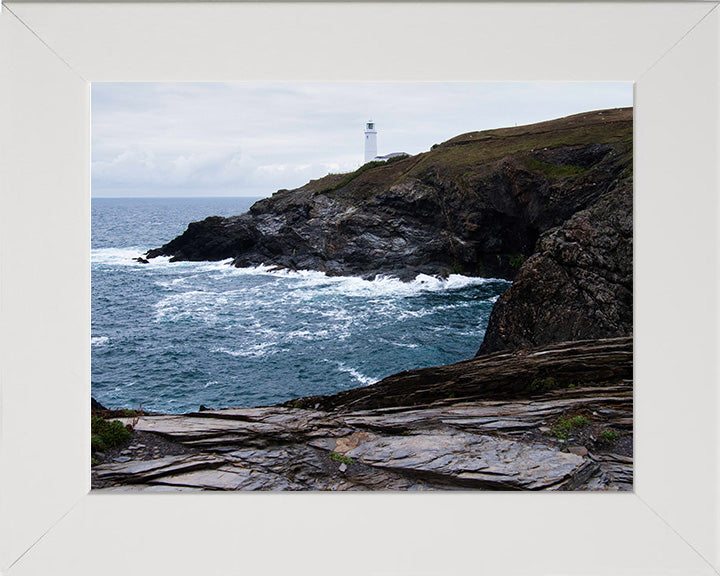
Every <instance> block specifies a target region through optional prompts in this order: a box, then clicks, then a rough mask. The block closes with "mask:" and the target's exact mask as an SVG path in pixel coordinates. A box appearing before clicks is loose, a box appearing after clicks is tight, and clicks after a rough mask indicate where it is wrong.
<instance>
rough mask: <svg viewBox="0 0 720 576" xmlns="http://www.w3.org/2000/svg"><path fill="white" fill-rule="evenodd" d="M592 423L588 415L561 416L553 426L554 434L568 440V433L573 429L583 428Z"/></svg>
mask: <svg viewBox="0 0 720 576" xmlns="http://www.w3.org/2000/svg"><path fill="white" fill-rule="evenodd" d="M588 424H590V419H589V418H587V417H586V416H581V415H578V416H569V417H567V418H561V419H560V420H558V421H557V422H556V423H555V426H553V427H552V435H553V436H555V437H556V438H560V439H561V440H567V437H568V434H569V433H570V432H572V431H573V430H576V429H578V428H582V427H583V426H587V425H588Z"/></svg>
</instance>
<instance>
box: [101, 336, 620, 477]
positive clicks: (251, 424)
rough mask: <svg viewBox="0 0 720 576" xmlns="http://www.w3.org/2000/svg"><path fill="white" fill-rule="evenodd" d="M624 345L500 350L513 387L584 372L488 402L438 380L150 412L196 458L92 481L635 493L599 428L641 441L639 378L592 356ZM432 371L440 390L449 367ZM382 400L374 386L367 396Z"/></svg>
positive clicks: (117, 468)
mask: <svg viewBox="0 0 720 576" xmlns="http://www.w3.org/2000/svg"><path fill="white" fill-rule="evenodd" d="M573 346H574V348H573ZM623 346H625V348H627V346H629V347H630V348H631V347H632V342H631V341H630V342H625V343H624V344H623V343H622V342H617V341H616V342H614V343H608V342H605V343H604V344H602V345H598V346H597V347H596V348H593V347H592V346H591V345H590V344H588V343H584V344H579V345H575V344H573V343H567V344H566V345H564V346H548V347H544V348H540V349H533V350H528V351H525V353H524V354H518V353H516V354H506V355H505V358H504V360H501V359H500V358H496V359H495V362H496V363H495V365H494V366H491V367H490V370H491V371H493V372H494V373H496V374H499V373H504V374H506V378H507V380H506V381H507V382H512V380H513V374H515V376H514V377H515V378H519V379H521V380H522V378H523V374H526V373H527V371H528V370H530V371H537V370H538V369H540V368H542V367H544V368H546V369H550V367H552V369H553V370H557V374H558V375H560V374H561V373H563V372H562V370H561V369H562V367H563V366H564V370H565V372H564V373H565V374H567V375H569V374H572V375H573V378H572V379H571V381H570V380H562V379H557V380H556V379H554V378H553V379H552V380H550V379H549V377H544V378H543V379H542V380H541V382H542V386H541V388H538V389H536V390H534V391H532V390H527V389H526V388H523V389H522V390H524V391H516V392H514V393H513V394H511V395H509V397H506V398H505V399H500V398H499V397H498V399H487V398H482V397H480V396H478V395H477V390H481V389H482V386H481V387H480V388H477V389H476V391H475V392H472V393H470V394H468V395H467V396H466V397H454V395H453V394H445V395H441V394H440V391H441V389H442V388H441V387H438V388H432V379H421V380H412V379H409V380H406V381H405V385H406V386H407V387H408V388H412V387H413V386H415V387H416V388H417V389H416V390H415V393H414V394H413V393H412V392H411V391H410V390H406V394H405V396H404V397H403V396H399V395H397V394H389V395H388V397H389V398H390V399H392V402H386V403H385V404H386V405H385V406H384V407H372V406H369V404H370V405H374V404H376V402H375V400H373V401H372V402H369V403H363V402H360V401H358V400H359V399H360V397H354V398H353V399H352V401H349V402H348V403H347V404H339V405H338V406H335V407H334V408H331V409H323V406H321V404H322V399H321V398H306V399H303V400H302V401H301V402H300V403H299V404H300V405H304V406H307V407H306V408H297V407H294V405H293V406H270V407H260V408H233V409H226V410H215V411H202V412H196V413H191V414H185V415H151V416H144V417H141V418H140V420H139V421H138V422H137V424H136V430H138V431H141V432H143V433H145V434H156V435H160V436H162V437H163V438H164V439H165V440H166V441H168V442H176V443H180V444H182V445H183V446H185V447H186V448H187V449H189V450H192V452H191V453H187V454H176V455H173V456H169V457H163V458H150V459H147V460H136V459H135V460H131V461H129V462H123V463H113V464H103V465H100V466H95V467H94V468H93V485H94V486H95V487H103V488H106V489H112V490H125V489H126V490H129V491H144V490H151V489H157V490H168V489H177V490H188V489H203V490H435V489H481V490H574V489H580V490H629V489H631V488H632V458H631V457H630V456H628V455H627V454H625V455H621V454H615V453H614V452H613V450H612V446H610V447H608V446H604V445H603V443H602V441H601V440H600V439H599V435H598V432H599V431H600V430H601V429H607V428H610V429H612V430H615V431H617V432H618V433H619V434H620V435H621V437H623V438H624V440H625V441H626V442H629V443H630V446H631V443H632V382H631V381H630V380H629V379H626V378H623V377H622V376H623V375H624V371H623V370H620V371H619V372H614V371H612V370H610V371H608V370H606V369H605V368H603V367H602V366H600V365H599V364H593V352H592V350H593V349H595V352H594V354H595V355H597V356H598V357H603V358H605V359H606V360H607V358H609V357H610V356H608V354H610V350H612V349H614V350H615V351H614V352H612V353H613V354H619V355H621V353H622V350H623ZM558 349H563V351H562V352H560V353H559V352H558ZM558 353H559V354H560V356H561V357H562V358H563V359H564V360H563V362H559V361H558V356H557V355H558ZM573 357H574V358H575V360H574V361H573V360H572V358H573ZM618 359H620V360H618ZM478 360H480V359H478ZM616 360H617V361H621V356H617V357H616ZM502 364H504V365H505V368H502ZM573 365H575V367H574V368H573ZM594 365H595V366H596V368H595V369H594V370H593V369H592V368H591V367H592V366H594ZM513 366H515V368H514V369H513ZM529 367H530V368H529ZM428 370H431V374H434V378H437V379H438V380H436V382H435V384H437V385H438V386H440V384H441V381H442V374H438V373H433V372H432V370H433V369H428ZM480 373H481V370H478V372H477V374H480ZM538 382H540V381H538ZM538 382H536V385H537V386H540V384H538ZM375 386H377V385H375ZM373 388H374V387H373V386H370V387H367V389H368V390H371V389H373ZM381 389H382V388H381ZM421 390H425V392H421ZM433 390H434V392H432V394H431V393H430V392H431V391H433ZM465 390H466V391H471V388H466V389H465ZM518 390H520V389H518ZM374 397H375V392H374V391H373V392H371V393H370V394H369V395H368V398H374ZM421 397H424V398H425V401H424V402H420V401H419V398H421ZM329 398H333V397H329ZM403 398H411V399H413V402H414V404H413V405H409V404H406V403H403V401H402V400H403ZM334 401H335V402H337V401H338V400H337V398H335V400H334ZM325 407H327V404H326V405H325ZM576 415H583V416H585V417H586V418H587V420H588V422H590V424H589V425H588V426H587V430H584V431H577V432H571V433H570V435H565V437H563V438H556V437H555V436H553V435H552V434H548V431H550V430H552V429H553V426H555V425H556V424H557V422H559V421H561V420H562V419H563V418H567V417H569V416H576ZM578 442H583V443H585V445H578ZM153 487H154V488H153Z"/></svg>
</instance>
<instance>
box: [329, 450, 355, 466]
mask: <svg viewBox="0 0 720 576" xmlns="http://www.w3.org/2000/svg"><path fill="white" fill-rule="evenodd" d="M330 459H331V460H334V461H335V462H340V463H341V464H345V465H350V464H352V461H353V459H352V458H350V456H345V455H344V454H338V453H337V452H330Z"/></svg>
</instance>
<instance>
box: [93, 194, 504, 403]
mask: <svg viewBox="0 0 720 576" xmlns="http://www.w3.org/2000/svg"><path fill="white" fill-rule="evenodd" d="M253 201H254V199H247V198H191V199H177V198H172V199H136V198H132V199H131V198H125V199H93V201H92V344H91V346H92V394H93V396H94V397H95V398H96V399H97V400H98V401H100V402H101V403H102V404H104V405H106V406H108V407H112V408H137V407H138V406H139V405H142V407H143V409H146V410H153V411H160V412H171V413H180V412H187V411H191V410H197V409H198V407H199V406H200V405H205V406H208V407H213V408H222V407H228V406H261V405H268V404H274V403H278V402H283V401H285V400H289V399H291V398H297V397H300V396H309V395H314V394H332V393H335V392H339V391H341V390H346V389H348V388H354V387H357V386H364V385H367V384H371V383H373V382H376V381H378V380H380V379H382V378H384V377H385V376H388V375H390V374H394V373H395V372H399V371H401V370H407V369H411V368H420V367H425V366H434V365H439V364H447V363H451V362H457V361H459V360H464V359H466V358H469V357H471V356H472V355H474V354H475V352H476V351H477V348H478V347H479V345H480V343H481V341H482V337H483V334H484V331H485V329H486V326H487V321H488V318H489V315H490V311H491V309H492V305H493V303H494V302H495V300H496V299H497V297H498V296H499V295H500V294H502V292H503V291H505V290H506V289H507V287H508V286H509V283H508V282H505V281H502V280H488V279H480V278H468V277H464V276H460V275H452V276H450V277H449V278H448V279H446V280H441V279H438V278H434V277H431V276H418V277H417V278H416V279H415V280H414V281H413V282H401V281H399V280H397V279H394V278H388V277H380V278H378V279H376V280H374V281H366V280H362V279H360V278H354V277H327V276H325V275H324V274H322V273H320V272H313V271H299V272H289V271H271V270H270V269H269V268H268V267H264V266H258V267H255V268H243V269H238V268H234V267H232V266H231V265H230V264H229V261H228V262H174V263H170V262H169V260H168V259H167V258H157V259H154V260H151V261H150V264H140V263H138V262H135V261H133V260H132V258H134V257H136V256H138V255H140V254H142V253H143V252H145V251H146V250H148V249H149V248H154V247H158V246H160V245H162V244H164V243H166V242H168V241H169V240H171V239H172V238H174V237H175V236H177V235H178V234H180V233H182V232H183V231H184V230H185V228H186V227H187V224H188V223H189V222H192V221H196V220H201V219H203V218H205V217H206V216H212V215H219V216H229V215H233V214H239V213H241V212H244V211H246V210H247V209H248V208H249V206H250V205H251V204H252V203H253Z"/></svg>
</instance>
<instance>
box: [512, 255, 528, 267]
mask: <svg viewBox="0 0 720 576" xmlns="http://www.w3.org/2000/svg"><path fill="white" fill-rule="evenodd" d="M523 264H525V254H511V255H510V268H512V269H513V270H517V269H518V268H520V266H522V265H523Z"/></svg>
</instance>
